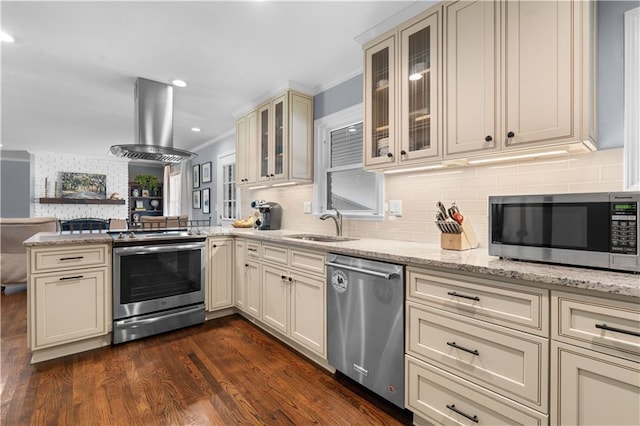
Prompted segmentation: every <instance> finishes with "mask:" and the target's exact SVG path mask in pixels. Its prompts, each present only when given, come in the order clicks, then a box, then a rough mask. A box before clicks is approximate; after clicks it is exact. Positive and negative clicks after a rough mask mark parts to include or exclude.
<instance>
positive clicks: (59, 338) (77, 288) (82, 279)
mask: <svg viewBox="0 0 640 426" xmlns="http://www.w3.org/2000/svg"><path fill="white" fill-rule="evenodd" d="M108 276H109V273H108V270H107V268H100V269H77V270H73V271H67V272H64V273H54V274H42V275H32V276H31V280H32V282H31V288H33V289H35V295H34V296H32V297H34V299H32V302H31V306H32V309H31V315H33V317H34V323H35V333H32V334H31V336H32V338H34V339H35V340H34V341H33V342H31V343H32V344H31V347H32V349H39V348H43V347H47V346H52V345H56V344H61V343H68V342H73V341H76V340H82V339H85V338H88V337H95V336H100V335H103V334H106V333H107V332H108V328H107V326H108V325H107V322H108V318H109V312H108V310H107V309H105V303H106V302H107V301H108V294H107V291H108V285H107V277H108Z"/></svg>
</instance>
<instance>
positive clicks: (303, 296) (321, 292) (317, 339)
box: [290, 273, 326, 357]
mask: <svg viewBox="0 0 640 426" xmlns="http://www.w3.org/2000/svg"><path fill="white" fill-rule="evenodd" d="M291 278H293V281H292V282H291V284H292V285H291V330H290V335H291V338H292V339H293V340H295V341H296V342H298V343H300V344H302V345H303V346H305V347H307V348H309V349H311V350H312V351H314V352H316V353H318V354H319V355H322V356H323V357H324V356H325V340H326V337H325V329H326V323H325V310H326V309H325V305H326V302H325V297H326V294H325V282H324V278H320V277H313V276H308V275H302V274H297V273H292V274H291Z"/></svg>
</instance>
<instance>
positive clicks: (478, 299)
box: [447, 291, 480, 302]
mask: <svg viewBox="0 0 640 426" xmlns="http://www.w3.org/2000/svg"><path fill="white" fill-rule="evenodd" d="M447 294H448V295H449V296H454V297H461V298H463V299H470V300H475V301H476V302H479V301H480V298H479V297H478V296H467V295H465V294H458V293H456V292H455V291H450V292H448V293H447Z"/></svg>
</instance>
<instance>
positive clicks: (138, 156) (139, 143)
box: [110, 77, 197, 163]
mask: <svg viewBox="0 0 640 426" xmlns="http://www.w3.org/2000/svg"><path fill="white" fill-rule="evenodd" d="M135 138H136V139H135V140H136V143H135V144H133V145H113V146H112V147H111V149H110V152H111V153H112V154H113V155H115V156H118V157H126V158H131V159H133V160H152V161H162V162H164V163H179V162H181V161H185V160H189V159H191V158H194V157H195V156H196V155H197V154H194V153H192V152H189V151H183V150H181V149H176V148H174V147H173V86H171V85H169V84H165V83H160V82H157V81H153V80H147V79H146V78H141V77H139V78H138V79H137V80H136V85H135Z"/></svg>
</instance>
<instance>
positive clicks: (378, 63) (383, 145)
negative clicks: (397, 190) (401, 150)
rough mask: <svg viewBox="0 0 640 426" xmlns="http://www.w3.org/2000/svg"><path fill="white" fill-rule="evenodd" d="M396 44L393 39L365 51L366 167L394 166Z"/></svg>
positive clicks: (393, 37)
mask: <svg viewBox="0 0 640 426" xmlns="http://www.w3.org/2000/svg"><path fill="white" fill-rule="evenodd" d="M395 43H396V42H395V36H391V37H389V38H387V39H385V40H384V41H381V42H380V43H378V44H376V45H374V46H372V47H370V48H368V49H366V50H365V75H364V96H365V97H364V114H365V120H364V127H365V129H364V133H365V134H364V144H365V145H364V147H365V152H364V163H365V166H378V167H380V166H385V165H389V164H393V163H395V159H394V155H396V153H395V152H394V151H395V150H396V140H395V138H396V134H395V114H396V112H395V102H396V94H395V85H396V71H395V57H396V56H395V55H396V52H395ZM389 154H391V156H389Z"/></svg>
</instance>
